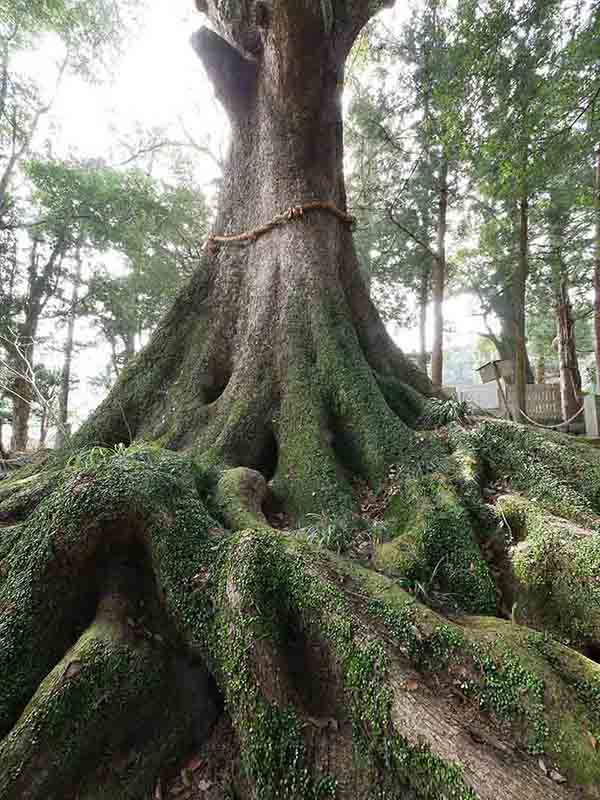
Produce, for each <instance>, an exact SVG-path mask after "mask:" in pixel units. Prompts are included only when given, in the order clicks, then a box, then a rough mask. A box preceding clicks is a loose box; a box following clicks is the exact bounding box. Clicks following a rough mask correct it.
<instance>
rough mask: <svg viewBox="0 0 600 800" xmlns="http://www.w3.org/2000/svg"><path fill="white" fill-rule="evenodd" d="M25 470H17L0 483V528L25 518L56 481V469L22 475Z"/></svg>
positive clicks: (49, 491) (52, 487)
mask: <svg viewBox="0 0 600 800" xmlns="http://www.w3.org/2000/svg"><path fill="white" fill-rule="evenodd" d="M27 471H28V468H26V469H25V470H19V472H18V473H17V474H16V475H15V476H14V477H12V478H9V479H8V480H5V481H3V482H2V483H1V484H0V528H1V527H2V526H4V525H10V524H12V523H14V522H19V521H21V520H24V519H26V517H27V516H29V514H31V512H32V511H34V510H35V509H36V508H37V506H38V505H39V504H40V503H41V502H42V500H43V499H44V498H45V497H47V496H48V495H49V494H50V493H51V492H52V491H53V489H54V487H55V486H56V485H57V483H58V473H57V472H56V471H44V472H38V473H36V474H34V475H27V474H25V475H24V474H23V473H24V472H25V473H27Z"/></svg>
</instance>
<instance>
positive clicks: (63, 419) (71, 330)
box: [56, 246, 83, 448]
mask: <svg viewBox="0 0 600 800" xmlns="http://www.w3.org/2000/svg"><path fill="white" fill-rule="evenodd" d="M82 264H83V261H82V258H81V247H80V246H78V247H77V250H76V252H75V274H74V276H73V292H72V294H71V305H70V308H69V317H68V323H67V338H66V341H65V347H64V362H63V368H62V374H61V378H60V394H59V398H58V430H57V434H56V446H57V447H58V448H61V447H64V446H65V444H66V441H67V438H68V436H69V427H68V426H69V392H70V388H71V364H72V360H73V345H74V341H75V322H76V320H77V310H78V304H79V284H80V282H81V270H82Z"/></svg>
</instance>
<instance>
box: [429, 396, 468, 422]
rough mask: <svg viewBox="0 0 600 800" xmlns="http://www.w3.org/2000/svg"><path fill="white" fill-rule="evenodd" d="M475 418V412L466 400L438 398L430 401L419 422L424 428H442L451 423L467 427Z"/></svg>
mask: <svg viewBox="0 0 600 800" xmlns="http://www.w3.org/2000/svg"><path fill="white" fill-rule="evenodd" d="M472 417H473V411H472V409H471V407H470V406H469V404H468V403H467V402H466V400H456V399H455V398H453V397H450V398H448V399H447V400H443V399H440V398H437V397H433V398H431V400H428V401H427V403H426V405H425V408H424V410H423V414H422V415H421V418H420V420H419V423H420V425H421V427H422V428H429V429H431V428H442V427H444V426H446V425H450V424H451V423H453V422H454V423H457V424H458V425H463V426H466V425H468V424H469V423H470V421H471V419H472Z"/></svg>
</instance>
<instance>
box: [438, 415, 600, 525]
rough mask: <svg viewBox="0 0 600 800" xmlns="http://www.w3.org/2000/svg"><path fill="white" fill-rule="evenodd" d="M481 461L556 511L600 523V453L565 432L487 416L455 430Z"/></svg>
mask: <svg viewBox="0 0 600 800" xmlns="http://www.w3.org/2000/svg"><path fill="white" fill-rule="evenodd" d="M453 438H454V441H460V442H464V443H465V446H468V447H470V448H472V450H473V451H474V452H475V453H476V455H477V457H478V458H479V459H480V460H481V462H482V464H483V467H484V469H485V470H486V472H487V473H488V475H489V476H490V477H494V478H509V479H510V482H511V485H512V486H513V487H514V489H516V490H518V491H521V492H523V493H525V494H527V496H528V497H529V498H530V499H531V500H533V501H535V502H536V503H538V504H539V505H540V506H542V507H543V508H545V509H546V510H547V511H550V512H551V513H553V514H557V515H558V516H562V517H564V518H565V519H570V520H573V521H574V522H577V523H579V524H582V525H587V526H589V527H597V526H598V524H599V519H598V514H599V512H600V452H599V451H598V450H597V449H595V448H592V447H589V446H587V445H582V444H578V443H577V442H576V440H574V439H573V437H568V436H566V435H563V434H553V433H540V432H537V431H532V430H531V429H530V428H526V427H524V426H521V425H515V424H514V423H509V422H502V421H499V420H498V421H491V420H489V421H488V420H486V421H485V422H482V423H481V424H480V425H478V426H477V427H476V428H474V429H471V430H467V431H455V432H454V434H453Z"/></svg>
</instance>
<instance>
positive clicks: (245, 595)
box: [0, 0, 600, 800]
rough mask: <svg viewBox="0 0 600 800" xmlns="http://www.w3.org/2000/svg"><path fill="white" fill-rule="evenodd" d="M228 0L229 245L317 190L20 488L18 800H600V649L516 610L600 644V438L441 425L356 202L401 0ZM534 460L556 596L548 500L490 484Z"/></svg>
mask: <svg viewBox="0 0 600 800" xmlns="http://www.w3.org/2000/svg"><path fill="white" fill-rule="evenodd" d="M200 5H201V6H202V8H204V10H206V11H208V12H209V16H210V19H211V22H212V24H213V27H214V29H216V30H217V31H218V32H219V33H218V34H217V33H215V32H212V31H207V30H203V31H201V32H200V34H198V35H197V36H196V38H195V46H196V48H197V50H198V51H199V52H200V54H201V56H202V58H203V60H204V62H205V64H206V66H207V70H208V71H209V74H210V75H211V77H212V78H213V81H214V83H215V86H216V88H217V91H218V93H219V96H220V97H221V99H222V101H223V103H224V104H225V106H226V107H227V109H228V110H229V112H230V115H231V118H232V128H233V138H232V154H231V159H232V160H231V165H230V168H229V170H228V172H227V174H226V179H225V182H224V191H223V195H222V198H221V205H220V210H219V214H218V216H217V222H216V226H215V237H217V236H220V235H223V234H236V235H238V234H239V233H240V232H243V231H246V230H248V229H249V228H252V229H254V230H255V231H256V229H257V228H258V226H262V225H264V224H265V223H266V222H268V221H269V220H271V219H272V218H273V217H274V216H276V215H277V214H279V213H280V212H281V211H282V209H286V208H288V207H290V206H291V205H295V206H299V205H306V206H308V209H307V211H306V213H305V215H304V217H302V218H299V217H298V216H297V215H296V214H292V215H291V217H292V219H290V220H287V219H281V218H280V219H279V220H278V223H279V224H278V225H277V226H276V227H274V228H270V229H269V230H268V232H264V233H263V232H259V233H255V234H254V235H253V236H252V237H251V238H249V239H247V240H246V239H242V240H240V239H238V240H237V244H236V243H235V242H232V241H231V240H229V241H224V242H219V241H218V239H217V238H215V237H213V238H212V240H211V241H210V242H209V246H208V248H207V253H206V256H205V258H204V260H203V262H202V264H201V266H200V268H199V270H198V272H197V273H196V274H195V276H194V277H193V279H192V281H191V283H190V284H189V286H188V287H187V288H186V289H185V290H184V291H183V292H182V293H181V295H180V296H179V297H178V299H177V301H176V302H175V304H174V307H173V309H172V310H171V312H170V313H169V314H168V315H167V316H166V318H165V319H164V320H163V323H162V325H161V326H160V328H159V330H158V331H157V333H156V334H155V336H154V337H153V339H152V341H151V343H150V344H149V346H148V347H147V348H146V349H145V350H144V351H142V353H141V354H139V355H138V356H137V357H136V358H135V359H134V361H133V362H132V363H131V364H130V365H128V366H127V368H126V369H124V370H123V371H122V373H121V376H120V378H119V380H118V382H117V384H116V386H115V388H114V390H113V392H112V393H111V395H110V396H109V398H108V399H107V401H106V402H105V403H104V404H103V405H102V406H101V407H100V408H99V409H98V411H97V412H96V413H95V414H94V415H93V416H92V418H91V419H90V421H89V422H88V423H87V424H86V425H85V426H84V428H83V429H82V431H81V432H80V434H79V437H78V441H79V443H80V444H82V445H86V447H85V449H83V450H82V451H80V452H79V453H78V454H76V455H71V456H70V457H69V459H68V461H67V462H66V467H65V469H64V470H63V471H61V470H60V469H58V462H57V460H56V459H52V460H48V461H47V462H46V463H45V464H42V465H41V468H40V469H39V470H38V471H37V472H36V471H35V470H33V469H32V468H27V471H26V472H25V474H21V475H17V476H15V477H14V478H13V479H11V480H9V481H8V482H6V481H3V483H2V484H0V526H2V525H3V526H5V527H2V528H1V529H0V675H1V676H2V679H1V680H0V737H4V738H2V739H1V740H0V800H59V798H60V800H75V798H77V799H78V800H101V799H102V800H107V798H116V799H117V800H121V799H122V800H126V799H128V800H145V798H148V797H153V798H155V800H159V798H161V797H162V798H166V797H172V798H176V797H179V798H186V800H187V799H188V798H191V797H197V798H202V800H226V798H236V800H326V798H330V799H331V800H333V798H336V799H337V800H375V799H377V800H384V799H387V798H389V799H390V800H391V798H394V800H442V798H451V797H454V798H459V799H460V800H477V799H478V798H479V800H498V798H503V800H539V798H541V797H543V798H545V800H560V799H561V798H562V799H563V800H564V798H569V797H572V798H575V797H577V796H581V797H583V798H589V799H590V800H592V798H598V796H599V793H598V786H599V785H600V764H599V763H598V759H597V757H596V751H595V742H596V739H595V733H596V732H597V730H598V724H599V721H598V720H599V715H600V709H599V708H598V700H597V698H598V685H600V668H599V667H598V665H596V664H594V663H593V662H592V661H590V660H588V659H587V658H585V657H584V656H583V655H581V654H580V653H578V652H576V651H575V650H572V649H569V648H567V647H564V646H562V645H561V644H559V643H558V641H556V640H554V639H552V638H551V637H549V636H544V635H542V634H541V633H539V634H538V633H534V632H533V631H531V630H529V629H527V628H522V627H520V626H519V625H516V624H514V623H513V622H511V621H509V620H508V619H504V620H500V619H498V618H497V615H502V614H504V616H509V615H510V613H511V610H512V611H513V618H515V619H516V615H517V612H518V611H519V610H520V609H521V607H523V614H525V613H526V614H527V620H528V621H529V622H530V624H531V625H532V626H534V627H539V628H540V630H548V631H550V632H552V633H555V634H556V635H557V636H560V638H561V639H564V640H568V641H570V642H572V643H573V646H574V647H577V648H579V649H580V650H582V651H583V650H585V648H587V650H586V652H589V653H590V654H593V652H595V650H594V648H596V647H597V646H598V644H599V643H600V632H599V631H600V623H598V621H597V620H598V619H599V618H600V608H599V606H600V603H598V600H597V592H596V593H594V592H595V586H596V584H595V578H596V577H597V573H598V569H600V565H598V557H597V556H596V554H595V550H594V549H593V548H592V549H591V550H590V552H587V551H584V550H582V549H581V548H583V547H585V545H586V543H587V541H588V538H587V537H588V536H591V535H592V531H591V529H592V528H594V526H596V525H597V524H598V519H599V517H598V516H597V515H598V514H599V513H600V506H599V502H598V498H599V497H600V491H599V487H598V485H597V483H598V475H599V474H600V463H599V462H600V458H599V456H598V453H597V451H595V450H593V449H592V448H589V451H588V449H586V448H585V447H583V446H581V445H577V446H575V445H573V446H571V445H570V444H568V443H565V442H564V441H563V440H562V439H559V440H556V441H552V442H550V443H548V441H547V440H546V439H544V438H543V437H541V436H539V435H537V434H535V435H534V434H530V433H529V432H528V431H526V430H525V429H523V428H521V427H519V426H514V425H506V424H504V423H500V422H498V421H495V422H490V421H487V422H481V423H480V424H479V425H478V426H477V427H474V428H469V427H466V426H463V425H459V426H454V427H452V426H450V428H449V429H444V430H443V431H441V432H440V433H437V432H434V433H429V434H428V433H425V432H423V431H421V432H416V431H415V430H414V428H413V427H412V423H414V421H415V418H416V416H417V415H418V414H419V413H420V411H421V408H422V404H423V400H424V398H425V396H426V395H428V394H430V393H431V391H432V390H431V385H430V383H429V381H428V379H427V378H426V376H425V375H423V373H421V372H420V371H418V370H417V369H416V368H415V367H413V366H412V365H411V364H410V363H409V362H408V361H407V360H406V359H405V358H404V357H403V355H402V354H401V353H400V352H399V351H398V350H397V349H396V348H395V347H394V346H393V344H392V342H391V341H390V339H389V338H388V336H387V334H386V332H385V329H384V327H383V325H382V324H381V322H380V320H379V317H378V316H377V314H376V312H375V310H374V308H373V306H372V304H371V302H370V300H369V297H368V294H367V292H366V291H365V287H364V284H363V282H362V280H361V279H360V275H359V272H358V268H357V264H356V259H355V255H354V249H353V244H352V238H351V235H350V232H349V230H348V228H347V222H348V218H347V216H346V214H345V212H344V207H345V198H344V186H343V173H342V158H341V155H342V153H341V124H340V106H339V92H340V86H341V78H342V72H343V63H344V58H345V56H346V55H347V52H348V50H349V48H350V45H351V43H352V41H353V39H354V37H355V36H356V35H357V33H358V31H359V30H360V28H361V26H362V25H363V24H364V23H365V22H366V21H367V19H368V18H369V17H370V16H371V14H372V13H374V11H375V10H376V7H377V3H373V2H367V1H366V0H365V2H362V1H361V0H354V2H352V0H347V1H346V2H345V3H342V2H335V3H330V2H327V1H325V2H321V0H302V1H301V2H300V1H299V2H294V3H290V2H288V1H287V0H272V2H271V3H270V4H269V5H268V6H267V5H266V4H264V3H253V2H239V3H235V2H233V0H204V1H203V2H201V3H200ZM234 45H235V47H234ZM310 203H313V205H312V206H309V204H310ZM314 203H317V204H318V206H317V207H315V205H314ZM325 204H330V205H325ZM131 439H136V440H137V441H135V442H134V444H133V446H132V447H124V446H123V445H127V444H129V443H130V441H131ZM144 439H146V440H149V441H146V442H144V441H142V440H144ZM94 444H100V445H109V446H111V447H110V449H108V448H106V447H105V448H104V449H102V448H101V447H92V446H91V445H94ZM157 444H162V445H166V447H162V448H161V447H157V446H156V445H157ZM113 445H118V446H117V447H112V446H113ZM173 450H176V451H180V452H170V451H173ZM507 475H511V476H512V477H513V480H514V482H515V487H516V489H518V490H519V491H520V492H521V499H523V498H525V497H526V496H527V495H528V494H529V493H531V494H535V495H538V496H541V497H542V499H543V502H544V503H545V506H544V507H543V509H545V512H544V514H542V510H543V509H542V510H540V514H541V522H540V520H539V519H537V517H535V518H534V517H533V516H532V515H531V514H530V510H529V509H526V510H525V512H524V514H525V516H526V518H525V519H524V520H523V521H522V527H523V529H525V528H527V527H528V526H531V527H532V528H534V533H535V536H538V535H539V532H538V530H539V527H540V524H542V525H544V524H546V521H547V517H548V515H549V514H550V513H552V514H559V513H561V512H562V513H564V514H565V515H566V514H567V513H568V514H570V515H571V517H572V518H573V519H574V520H575V521H576V522H577V527H576V529H574V530H571V529H570V528H568V526H565V525H564V524H562V525H561V524H558V523H556V522H555V520H554V518H552V530H553V532H554V534H555V535H556V536H559V535H560V536H562V537H564V538H565V539H568V541H567V542H566V545H568V546H566V545H565V547H560V548H557V552H556V553H555V554H554V558H553V561H552V565H551V566H552V569H553V573H552V574H553V575H555V576H556V578H557V586H556V592H555V594H554V595H553V594H552V592H550V591H549V588H552V587H548V586H547V585H546V584H543V586H542V590H543V591H542V590H540V583H543V582H540V580H538V577H537V574H533V575H523V574H522V573H523V569H521V572H520V573H519V576H518V577H519V581H517V580H516V579H515V575H513V574H512V572H511V570H512V569H513V562H512V561H511V558H512V553H513V550H514V549H516V548H512V547H509V545H512V538H510V539H509V538H508V537H507V536H505V535H504V528H503V527H501V525H504V522H503V520H504V519H508V516H507V515H508V514H511V515H512V516H511V520H512V522H511V530H514V531H515V532H520V531H519V528H518V527H517V521H516V520H515V519H513V516H514V517H515V518H517V520H520V519H521V518H520V517H519V508H516V509H512V510H511V509H510V508H508V509H506V511H505V512H504V517H501V516H500V515H498V516H496V514H495V512H494V509H493V508H492V507H490V506H486V505H485V504H484V503H483V497H484V496H487V497H489V493H490V492H489V487H485V488H486V490H487V492H486V494H483V493H482V488H484V487H482V485H481V484H482V483H483V481H484V480H489V481H491V482H492V483H493V485H494V486H497V485H498V483H500V484H501V485H502V486H503V487H505V486H506V476H507ZM357 477H361V478H363V480H362V481H358V482H357V481H356V480H355V478H357ZM364 479H367V481H369V482H370V483H371V484H372V486H371V488H369V487H368V486H367V482H366V481H365V480H364ZM382 479H383V486H382V491H381V493H380V495H379V496H378V500H377V502H376V503H375V504H373V502H372V492H373V491H374V489H375V488H376V486H377V484H379V485H381V482H382ZM496 491H497V489H496ZM353 493H354V494H353ZM494 494H495V492H494V491H492V495H494ZM384 507H385V513H386V525H385V529H384V526H382V524H381V519H380V513H381V510H382V508H384ZM208 509H210V511H209V510H208ZM540 509H541V507H540ZM350 510H352V511H353V514H352V515H347V516H344V513H343V512H344V511H350ZM366 510H370V511H371V512H373V510H374V513H375V518H376V523H375V522H373V520H372V519H369V518H368V516H364V515H365V514H366V513H367V512H366ZM361 514H362V515H363V516H362V517H361V516H359V515H361ZM302 517H308V520H309V521H310V527H309V528H307V529H305V530H290V529H289V528H290V527H292V526H293V525H294V522H295V520H296V519H301V518H302ZM274 524H277V525H279V529H275V528H274V527H273V525H274ZM548 524H550V523H548ZM284 525H285V529H282V528H283V526H284ZM584 526H586V527H584ZM587 528H589V529H590V530H587ZM532 535H533V534H532ZM523 536H525V538H526V532H523ZM569 537H570V538H569ZM534 538H535V537H534ZM315 540H316V541H317V542H318V541H321V542H322V543H325V544H329V545H330V547H331V548H332V549H335V550H338V551H339V550H342V549H344V548H346V549H347V548H348V547H350V545H352V546H353V547H354V546H356V548H357V550H359V551H360V552H362V553H363V554H364V551H365V546H366V548H367V551H368V553H367V554H366V555H363V557H362V562H361V563H360V564H359V563H356V561H355V560H350V559H349V558H342V557H340V556H339V554H338V555H334V554H333V553H328V552H327V550H326V549H325V548H324V547H318V546H316V544H315ZM525 544H526V542H525ZM534 544H536V543H535V542H534ZM539 551H540V547H539V546H537V545H536V548H534V551H533V559H530V560H533V561H534V566H535V568H536V569H537V570H539V569H541V568H542V567H540V564H539V563H538V560H539V559H538V560H536V554H537V553H539ZM563 553H564V554H565V555H564V557H563V558H562V560H561V554H563ZM567 556H568V558H567ZM575 556H578V557H579V558H580V560H581V563H582V564H583V566H582V569H581V570H580V573H578V574H576V573H575V572H574V565H575V564H577V563H578V562H577V558H576V557H575ZM486 559H489V561H490V562H492V563H491V564H488V561H487V560H486ZM586 559H587V560H586ZM541 560H542V561H544V559H541ZM525 561H527V559H525ZM373 562H374V563H375V564H376V567H377V568H376V569H373V568H372V567H373ZM519 565H520V566H521V567H522V565H521V562H519ZM496 574H497V575H498V577H497V578H495V575H496ZM569 589H570V591H568V590H569ZM541 595H543V596H544V597H545V598H546V607H545V609H544V608H542V610H541V611H540V609H539V606H540V605H542V603H541V602H540V596H541ZM565 595H567V599H566V600H565ZM419 598H420V599H421V600H425V601H427V603H429V604H431V605H435V606H436V607H437V608H438V610H440V609H442V610H445V611H451V612H452V614H451V619H445V618H444V617H442V616H441V615H440V614H438V613H436V612H435V611H433V610H431V609H429V608H427V607H426V605H424V604H422V603H421V602H419V600H418V599H419ZM526 599H527V600H529V599H530V600H531V604H530V606H529V605H527V606H526V605H525V600H526ZM534 600H535V601H537V603H536V604H534V602H533V601H534ZM573 600H577V605H576V613H574V614H571V615H570V614H569V612H568V610H567V609H568V603H569V602H571V601H573ZM502 609H504V611H503V610H502ZM466 611H468V612H470V613H479V614H487V615H489V616H487V617H471V616H465V612H466ZM587 611H589V614H588V616H586V612H587ZM542 612H545V613H542ZM494 615H496V617H495V616H494ZM588 617H589V619H588ZM571 620H573V623H572V624H571Z"/></svg>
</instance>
